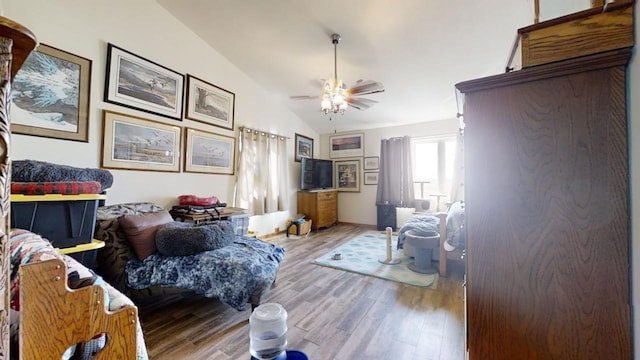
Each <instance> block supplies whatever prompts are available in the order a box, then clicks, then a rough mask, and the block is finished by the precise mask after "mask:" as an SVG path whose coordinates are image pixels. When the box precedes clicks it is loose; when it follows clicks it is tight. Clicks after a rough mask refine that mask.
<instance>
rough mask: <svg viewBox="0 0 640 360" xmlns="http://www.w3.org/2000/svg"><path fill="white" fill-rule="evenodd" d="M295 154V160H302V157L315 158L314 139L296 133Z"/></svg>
mask: <svg viewBox="0 0 640 360" xmlns="http://www.w3.org/2000/svg"><path fill="white" fill-rule="evenodd" d="M294 145H295V148H294V154H296V158H295V161H297V162H300V161H301V160H302V158H307V159H313V139H312V138H310V137H307V136H304V135H300V134H298V133H296V137H295V143H294Z"/></svg>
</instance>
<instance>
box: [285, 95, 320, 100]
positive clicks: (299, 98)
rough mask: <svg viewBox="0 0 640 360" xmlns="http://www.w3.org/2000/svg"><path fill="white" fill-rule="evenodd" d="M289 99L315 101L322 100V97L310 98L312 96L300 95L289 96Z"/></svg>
mask: <svg viewBox="0 0 640 360" xmlns="http://www.w3.org/2000/svg"><path fill="white" fill-rule="evenodd" d="M289 99H292V100H315V99H320V96H317V95H316V96H310V95H298V96H289Z"/></svg>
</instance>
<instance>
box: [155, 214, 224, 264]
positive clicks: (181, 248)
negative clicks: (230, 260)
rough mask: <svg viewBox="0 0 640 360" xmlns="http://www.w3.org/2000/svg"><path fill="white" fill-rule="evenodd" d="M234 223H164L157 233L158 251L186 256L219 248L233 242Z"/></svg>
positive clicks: (167, 254)
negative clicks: (196, 224) (195, 224)
mask: <svg viewBox="0 0 640 360" xmlns="http://www.w3.org/2000/svg"><path fill="white" fill-rule="evenodd" d="M234 237H235V234H234V231H233V225H231V222H229V221H220V222H218V223H217V224H207V225H199V226H194V225H193V224H191V223H184V222H178V221H176V222H172V223H167V224H164V225H162V226H161V227H160V228H159V229H158V232H157V233H156V246H157V248H158V252H159V253H160V254H162V255H166V256H185V255H195V254H197V253H200V252H203V251H209V250H215V249H219V248H221V247H223V246H227V245H229V244H231V243H232V242H233V239H234Z"/></svg>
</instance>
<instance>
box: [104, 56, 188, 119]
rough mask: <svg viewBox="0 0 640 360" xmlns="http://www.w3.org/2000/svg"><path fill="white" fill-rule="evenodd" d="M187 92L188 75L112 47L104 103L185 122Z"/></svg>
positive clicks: (108, 58) (108, 57) (108, 59)
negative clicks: (184, 110) (186, 78)
mask: <svg viewBox="0 0 640 360" xmlns="http://www.w3.org/2000/svg"><path fill="white" fill-rule="evenodd" d="M183 89H184V75H182V74H179V73H177V72H175V71H173V70H171V69H168V68H166V67H164V66H162V65H158V64H156V63H154V62H151V61H149V60H147V59H144V58H141V57H140V56H137V55H135V54H133V53H131V52H129V51H127V50H124V49H121V48H119V47H117V46H115V45H113V44H109V46H108V48H107V75H106V80H105V89H104V101H106V102H110V103H113V104H118V105H122V106H126V107H129V108H132V109H137V110H142V111H146V112H148V113H152V114H156V115H162V116H166V117H169V118H172V119H176V120H182V100H183Z"/></svg>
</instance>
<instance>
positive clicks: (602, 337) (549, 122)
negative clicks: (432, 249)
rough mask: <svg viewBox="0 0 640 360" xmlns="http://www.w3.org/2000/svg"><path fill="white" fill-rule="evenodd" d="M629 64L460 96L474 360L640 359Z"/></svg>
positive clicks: (476, 85) (609, 62) (604, 64)
mask: <svg viewBox="0 0 640 360" xmlns="http://www.w3.org/2000/svg"><path fill="white" fill-rule="evenodd" d="M630 56H631V50H630V49H621V50H615V51H611V52H606V53H600V54H595V55H589V56H584V57H580V58H576V59H571V60H565V61H560V62H554V63H551V64H545V65H539V66H535V67H531V68H528V69H524V70H520V71H515V72H512V73H508V74H503V75H498V76H494V77H488V78H484V79H478V80H474V81H469V82H465V83H460V84H458V85H457V88H458V89H459V90H460V91H461V92H462V93H463V94H464V95H465V103H464V121H465V124H466V127H465V133H464V136H465V140H464V141H465V178H466V181H465V187H466V221H467V224H466V226H467V227H466V231H467V248H466V251H467V257H466V259H467V274H466V280H467V281H466V311H467V317H466V319H467V336H468V337H467V346H468V351H469V359H471V360H476V359H568V360H569V359H576V360H578V359H625V360H629V359H631V358H632V354H633V351H632V328H631V326H632V325H631V319H632V316H631V314H632V313H631V295H630V285H629V284H630V263H629V259H630V244H629V208H628V207H629V164H628V153H627V151H628V150H627V149H628V145H627V136H628V135H627V118H626V115H627V109H626V99H627V94H626V88H627V87H626V67H627V62H628V60H629V57H630Z"/></svg>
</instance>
